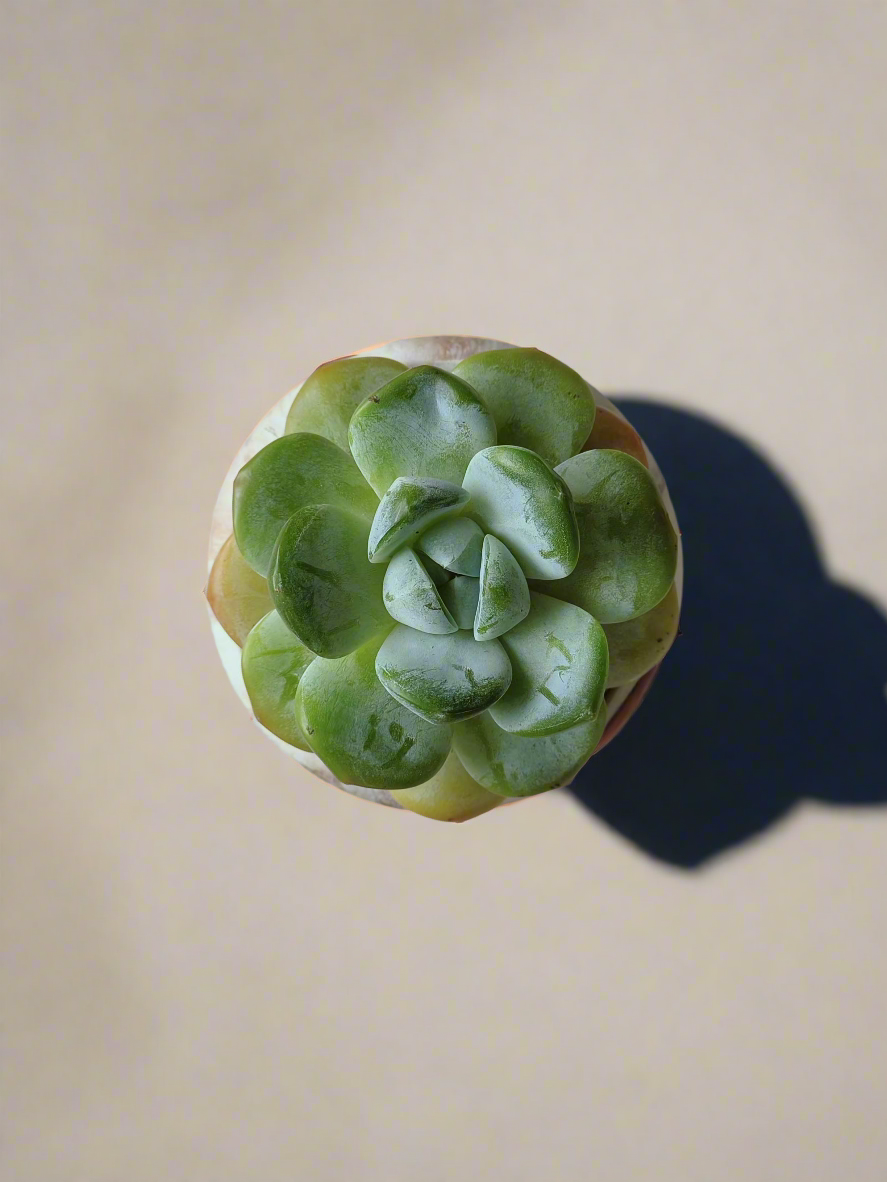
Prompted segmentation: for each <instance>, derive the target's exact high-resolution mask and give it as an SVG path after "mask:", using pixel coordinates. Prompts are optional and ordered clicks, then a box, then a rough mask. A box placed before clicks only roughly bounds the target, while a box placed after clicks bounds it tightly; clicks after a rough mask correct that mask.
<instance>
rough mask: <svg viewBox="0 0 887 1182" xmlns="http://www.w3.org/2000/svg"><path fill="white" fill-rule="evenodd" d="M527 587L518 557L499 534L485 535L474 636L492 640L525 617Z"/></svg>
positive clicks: (527, 608) (527, 596) (527, 610)
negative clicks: (496, 536) (503, 542)
mask: <svg viewBox="0 0 887 1182" xmlns="http://www.w3.org/2000/svg"><path fill="white" fill-rule="evenodd" d="M529 610H530V589H529V587H528V586H527V580H526V579H525V578H524V572H523V571H522V570H521V568H520V565H519V564H518V561H517V559H516V558H515V557H514V555H513V554H512V553H511V551H510V550H509V549H508V547H507V546H504V545H503V544H502V543H501V542H500V541H499V539H498V538H494V537H493V535H492V534H487V536H486V537H485V538H484V548H483V557H482V559H481V567H480V594H479V598H478V604H477V614H476V616H475V618H474V639H475V640H494V639H495V638H496V637H497V636H502V635H503V633H505V632H508V630H509V629H510V628H513V627H514V626H515V624H519V623H520V622H521V620H523V619H526V616H527V613H528V612H529Z"/></svg>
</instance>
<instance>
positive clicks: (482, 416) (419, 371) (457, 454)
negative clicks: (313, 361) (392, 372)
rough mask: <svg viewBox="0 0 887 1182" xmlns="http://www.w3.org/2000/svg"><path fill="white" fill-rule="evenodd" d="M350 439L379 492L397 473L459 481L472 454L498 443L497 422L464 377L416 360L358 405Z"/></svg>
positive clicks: (379, 492)
mask: <svg viewBox="0 0 887 1182" xmlns="http://www.w3.org/2000/svg"><path fill="white" fill-rule="evenodd" d="M348 440H349V443H350V445H351V453H352V455H353V456H354V458H355V460H356V461H357V464H358V467H359V468H360V470H361V472H363V474H364V476H366V478H367V480H368V481H369V483H370V484H371V485H372V486H373V488H374V489H375V490H376V492H377V493H378V494H379V496H382V495H383V494H384V493H385V492H386V491H387V489H388V488H389V486H390V485H391V484H392V482H393V481H395V480H396V479H397V478H398V477H399V476H417V477H433V478H435V479H438V480H447V481H450V482H451V483H452V484H461V483H462V477H463V475H464V474H465V468H466V467H467V465H468V461H469V460H470V459H471V457H472V456H473V455H474V453H475V452H477V451H480V450H481V449H482V448H485V447H489V446H490V445H491V444H493V443H495V442H496V426H495V423H494V422H493V418H492V416H491V415H490V412H489V411H488V410H487V408H486V407H485V406H484V404H483V402H482V401H481V399H480V398H479V397H478V396H477V394H476V393H475V392H474V390H472V388H471V387H470V386H469V385H468V384H467V383H466V382H463V381H462V379H461V378H457V377H455V376H454V375H453V374H451V373H446V372H445V371H444V370H441V369H436V368H435V367H434V366H432V365H420V366H418V367H417V368H415V369H410V370H407V372H406V373H404V374H401V375H400V377H397V378H395V379H394V380H393V381H391V382H389V383H388V385H387V386H383V387H382V388H381V389H380V390H379V391H378V392H377V393H375V394H373V395H371V396H370V397H369V398H368V399H366V401H365V402H362V403H361V404H360V406H359V407H358V408H357V410H356V411H355V412H354V415H353V416H352V419H351V425H350V427H349V430H348Z"/></svg>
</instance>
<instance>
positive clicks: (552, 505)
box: [463, 447, 579, 579]
mask: <svg viewBox="0 0 887 1182" xmlns="http://www.w3.org/2000/svg"><path fill="white" fill-rule="evenodd" d="M463 486H464V487H465V488H466V489H467V490H468V492H469V493H470V494H471V501H472V503H471V508H470V513H471V516H472V517H474V518H475V520H477V521H478V522H479V523H480V525H481V526H482V527H483V529H484V530H485V532H486V533H490V534H493V535H494V536H495V537H497V538H498V539H499V540H500V541H501V542H504V543H505V545H506V546H507V547H508V549H509V550H510V551H511V553H512V554H513V555H514V557H515V558H516V559H517V560H518V562H519V563H520V565H521V568H522V570H523V572H524V574H525V575H526V576H527V578H535V579H560V578H563V576H564V575H568V574H569V573H570V571H572V570H573V568H574V567H575V565H576V561H577V559H578V557H579V531H578V529H577V526H576V515H575V513H574V511H573V498H572V496H571V495H570V490H569V489H568V488H567V486H566V484H565V483H564V481H563V480H562V479H561V477H560V476H558V475H557V473H555V472H553V471H552V469H551V468H550V467H549V466H548V464H546V462H545V461H544V460H543V459H542V458H541V457H540V456H537V455H536V454H535V453H534V452H531V451H527V450H526V448H523V447H488V448H487V450H486V451H482V452H480V453H479V454H478V455H476V456H475V457H474V458H473V459H472V461H471V463H470V464H469V465H468V471H467V472H466V473H465V479H464V481H463Z"/></svg>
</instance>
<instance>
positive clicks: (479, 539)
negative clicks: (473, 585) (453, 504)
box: [416, 517, 484, 578]
mask: <svg viewBox="0 0 887 1182" xmlns="http://www.w3.org/2000/svg"><path fill="white" fill-rule="evenodd" d="M483 546H484V531H483V530H482V529H481V528H480V526H479V525H478V524H477V522H476V521H472V520H471V518H470V517H451V518H448V519H447V520H446V521H439V522H438V523H437V524H436V525H432V526H431V528H430V529H427V530H426V531H425V533H424V534H422V537H421V538H420V539H419V542H418V544H417V546H416V549H417V550H421V551H422V553H423V554H427V555H428V557H429V558H433V559H434V561H435V562H437V563H439V564H440V565H441V566H442V567H444V568H445V569H446V570H451V571H453V572H454V573H455V574H457V575H473V576H474V578H477V576H478V575H479V574H480V556H481V552H482V550H483Z"/></svg>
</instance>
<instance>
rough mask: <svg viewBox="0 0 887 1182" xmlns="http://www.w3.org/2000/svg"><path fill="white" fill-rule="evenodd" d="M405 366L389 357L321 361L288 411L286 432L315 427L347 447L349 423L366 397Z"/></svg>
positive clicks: (318, 431)
mask: <svg viewBox="0 0 887 1182" xmlns="http://www.w3.org/2000/svg"><path fill="white" fill-rule="evenodd" d="M405 369H406V366H405V365H402V364H401V363H400V362H399V361H392V360H391V358H390V357H341V358H339V359H338V360H337V361H328V362H327V363H326V364H325V365H320V366H318V367H317V369H316V370H315V371H314V373H313V374H312V375H311V377H310V378H308V380H307V381H306V382H305V384H304V385H303V386H302V388H301V390H300V391H299V392H298V394H297V395H296V397H295V398H294V399H293V404H292V406H291V407H290V411H289V414H288V415H287V416H286V433H287V435H289V434H291V433H292V432H293V431H313V432H314V433H315V434H316V435H325V436H326V438H327V439H331V440H332V441H333V443H335V444H337V445H338V446H339V447H341V448H344V449H345V451H347V450H348V424H349V423H350V422H351V416H352V415H353V414H354V412H355V410H356V409H357V408H358V406H360V404H361V402H363V400H364V399H365V398H369V396H370V395H371V394H375V392H376V391H377V390H378V389H380V388H381V387H382V386H384V385H387V383H388V382H390V381H391V379H392V378H396V377H397V375H398V374H400V373H403V372H404V370H405Z"/></svg>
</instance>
